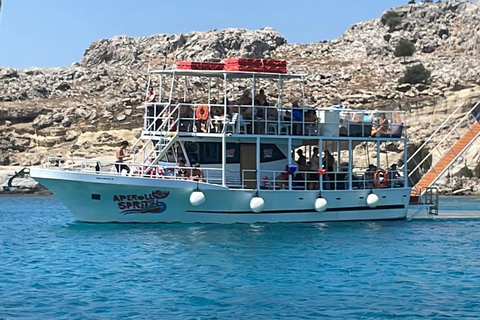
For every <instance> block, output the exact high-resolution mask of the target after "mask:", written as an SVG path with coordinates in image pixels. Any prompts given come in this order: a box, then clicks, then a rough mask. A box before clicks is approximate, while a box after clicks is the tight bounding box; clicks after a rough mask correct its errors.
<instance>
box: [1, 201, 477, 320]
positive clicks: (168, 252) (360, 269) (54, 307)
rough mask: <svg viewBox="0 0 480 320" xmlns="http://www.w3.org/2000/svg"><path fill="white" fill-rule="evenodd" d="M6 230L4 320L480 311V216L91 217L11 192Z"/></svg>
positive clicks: (458, 314) (449, 205) (4, 210)
mask: <svg viewBox="0 0 480 320" xmlns="http://www.w3.org/2000/svg"><path fill="white" fill-rule="evenodd" d="M441 200H442V201H441V206H440V210H441V211H449V210H450V211H460V210H467V211H468V210H469V211H478V210H479V207H478V204H479V200H478V199H476V198H443V199H441ZM0 231H1V232H0V319H322V318H325V319H372V318H376V319H478V318H479V317H480V220H475V219H464V220H441V219H439V220H422V221H418V220H413V221H391V222H388V221H386V222H345V223H308V224H299V223H297V224H271V225H180V224H171V225H168V224H167V225H162V224H157V225H135V224H124V225H122V224H85V223H78V222H75V221H74V220H73V217H72V216H71V214H70V213H69V212H68V210H67V209H66V208H65V207H64V206H63V205H62V204H61V203H60V202H59V201H58V200H57V198H55V197H53V196H2V197H0Z"/></svg>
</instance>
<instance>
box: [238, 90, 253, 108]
mask: <svg viewBox="0 0 480 320" xmlns="http://www.w3.org/2000/svg"><path fill="white" fill-rule="evenodd" d="M235 104H238V105H240V106H250V105H252V98H250V90H245V91H243V94H242V96H241V97H240V99H238V100H237V101H235Z"/></svg>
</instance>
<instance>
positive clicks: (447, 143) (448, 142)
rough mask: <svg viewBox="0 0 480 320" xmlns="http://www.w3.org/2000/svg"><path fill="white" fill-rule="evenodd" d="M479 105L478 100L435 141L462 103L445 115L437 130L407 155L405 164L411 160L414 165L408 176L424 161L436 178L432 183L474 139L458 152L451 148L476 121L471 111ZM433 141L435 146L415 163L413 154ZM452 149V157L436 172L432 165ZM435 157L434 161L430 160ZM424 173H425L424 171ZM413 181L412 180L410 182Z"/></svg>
mask: <svg viewBox="0 0 480 320" xmlns="http://www.w3.org/2000/svg"><path fill="white" fill-rule="evenodd" d="M479 106H480V102H479V103H477V104H475V105H474V106H473V107H472V108H471V109H470V110H469V111H468V112H467V113H466V114H465V115H464V116H463V117H462V118H461V119H460V120H458V121H456V124H455V125H454V126H453V128H452V129H451V130H450V131H449V132H448V133H447V134H446V135H444V136H442V138H441V140H440V141H439V142H435V141H434V139H435V137H436V136H437V135H438V133H439V132H440V131H441V129H442V128H445V127H447V126H448V124H449V122H450V120H451V119H453V118H454V115H455V114H456V113H457V112H458V111H459V110H460V108H461V107H463V104H461V105H460V106H459V107H457V108H456V109H455V110H454V111H453V112H452V114H451V115H450V116H449V117H447V119H446V120H445V121H444V122H443V123H442V124H441V125H440V127H439V128H437V130H435V132H434V133H433V134H432V135H431V136H430V137H429V139H427V141H426V142H425V143H423V144H422V145H421V147H420V148H418V149H417V151H416V152H415V153H414V154H413V155H412V156H410V157H409V159H408V160H407V164H408V163H409V162H413V163H414V164H415V167H414V168H413V169H412V170H410V172H409V174H408V176H409V178H410V177H412V175H414V174H415V173H417V172H418V171H420V170H421V168H422V166H423V165H424V164H425V163H426V162H427V163H426V165H427V166H428V167H429V170H428V171H427V172H429V171H431V170H433V171H432V172H434V173H435V175H436V179H435V180H434V181H433V182H432V184H433V183H434V182H435V181H436V180H437V179H438V178H439V177H440V176H441V175H442V174H443V173H444V172H445V171H446V170H447V169H448V168H449V167H450V166H451V164H452V163H454V162H455V161H456V160H457V159H458V157H460V156H461V154H462V153H463V152H464V151H465V150H466V149H468V147H469V146H470V145H471V144H472V143H473V141H474V140H475V138H474V139H472V140H471V141H470V142H469V143H468V144H467V145H466V146H465V147H464V148H463V149H462V150H461V151H460V152H459V153H456V152H455V151H454V150H452V147H453V146H454V144H455V142H456V141H457V140H458V139H459V138H461V137H462V136H463V135H464V134H465V133H467V132H468V131H471V128H472V125H473V124H475V123H476V122H477V119H476V117H475V116H474V114H473V112H474V111H475V110H476V108H478V107H479ZM462 126H465V128H464V130H462ZM430 142H432V143H435V146H434V147H433V148H432V149H431V150H430V152H429V153H428V154H427V155H426V156H425V157H424V158H423V159H421V160H420V162H418V163H417V161H416V160H415V156H416V155H417V154H418V153H419V152H421V150H422V149H425V148H426V147H427V146H428V144H427V143H430ZM450 151H453V152H454V154H455V157H454V159H453V160H452V161H451V162H450V164H449V165H448V166H446V167H445V168H444V169H443V170H442V171H441V172H436V171H435V169H434V167H435V165H436V164H437V163H438V161H440V160H441V159H442V157H443V156H444V155H446V154H447V153H448V152H450ZM434 156H436V157H435V159H436V160H435V161H431V159H433V158H434ZM425 174H426V173H425ZM412 183H413V182H412Z"/></svg>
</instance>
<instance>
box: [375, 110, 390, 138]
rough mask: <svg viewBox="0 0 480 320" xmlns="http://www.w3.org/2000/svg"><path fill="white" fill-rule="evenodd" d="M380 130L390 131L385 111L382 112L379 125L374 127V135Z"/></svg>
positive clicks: (381, 131) (383, 131) (382, 131)
mask: <svg viewBox="0 0 480 320" xmlns="http://www.w3.org/2000/svg"><path fill="white" fill-rule="evenodd" d="M378 132H380V133H388V132H390V130H389V129H388V119H387V116H386V115H385V113H380V116H379V118H378V122H377V125H376V126H375V127H374V128H372V136H375V135H376V134H377V133H378Z"/></svg>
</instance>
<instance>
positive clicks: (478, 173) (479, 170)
mask: <svg viewBox="0 0 480 320" xmlns="http://www.w3.org/2000/svg"><path fill="white" fill-rule="evenodd" d="M473 171H474V172H473V173H474V174H475V177H477V178H480V162H478V163H477V165H476V166H475V169H473Z"/></svg>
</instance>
